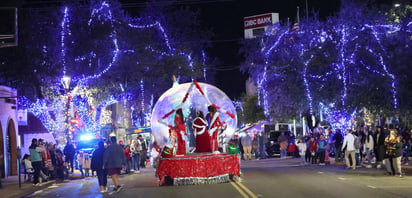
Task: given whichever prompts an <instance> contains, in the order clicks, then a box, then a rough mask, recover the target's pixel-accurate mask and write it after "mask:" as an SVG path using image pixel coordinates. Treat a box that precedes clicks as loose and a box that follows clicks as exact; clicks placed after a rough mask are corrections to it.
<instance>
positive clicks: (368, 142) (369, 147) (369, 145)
mask: <svg viewBox="0 0 412 198" xmlns="http://www.w3.org/2000/svg"><path fill="white" fill-rule="evenodd" d="M373 146H374V145H373V137H372V135H371V134H370V133H369V131H367V130H366V131H365V145H364V147H365V152H366V160H368V165H367V166H366V168H372V163H371V160H372V151H373Z"/></svg>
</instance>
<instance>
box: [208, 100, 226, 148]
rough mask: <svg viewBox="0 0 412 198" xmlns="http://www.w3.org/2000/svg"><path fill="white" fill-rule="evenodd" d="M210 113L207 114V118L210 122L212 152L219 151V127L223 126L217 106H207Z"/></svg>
mask: <svg viewBox="0 0 412 198" xmlns="http://www.w3.org/2000/svg"><path fill="white" fill-rule="evenodd" d="M207 109H208V111H209V113H208V114H207V115H206V120H207V123H208V126H209V128H208V132H209V136H210V148H211V149H212V152H219V144H218V143H219V142H218V133H219V129H220V127H221V126H222V123H221V122H220V119H219V112H217V109H216V107H214V106H212V105H211V106H209V107H207Z"/></svg>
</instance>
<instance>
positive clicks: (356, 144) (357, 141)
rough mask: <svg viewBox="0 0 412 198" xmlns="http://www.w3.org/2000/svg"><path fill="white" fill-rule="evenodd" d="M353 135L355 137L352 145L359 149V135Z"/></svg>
mask: <svg viewBox="0 0 412 198" xmlns="http://www.w3.org/2000/svg"><path fill="white" fill-rule="evenodd" d="M353 137H354V138H355V141H353V146H354V147H355V149H360V147H361V144H360V141H359V137H358V136H356V135H354V136H353Z"/></svg>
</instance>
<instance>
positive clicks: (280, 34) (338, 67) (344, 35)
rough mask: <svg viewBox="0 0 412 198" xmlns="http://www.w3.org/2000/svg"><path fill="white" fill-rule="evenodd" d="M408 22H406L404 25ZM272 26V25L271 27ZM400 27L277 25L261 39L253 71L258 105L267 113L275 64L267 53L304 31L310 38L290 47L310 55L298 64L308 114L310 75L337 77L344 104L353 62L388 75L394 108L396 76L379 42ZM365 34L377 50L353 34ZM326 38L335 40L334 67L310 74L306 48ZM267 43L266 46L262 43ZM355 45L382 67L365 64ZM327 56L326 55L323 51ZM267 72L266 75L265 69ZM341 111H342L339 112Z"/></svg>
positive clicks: (321, 42)
mask: <svg viewBox="0 0 412 198" xmlns="http://www.w3.org/2000/svg"><path fill="white" fill-rule="evenodd" d="M410 24H411V23H408V26H409V25H410ZM274 28H276V27H274ZM400 30H401V28H400V27H399V26H398V25H396V24H395V25H382V24H378V25H370V24H364V25H362V26H361V27H360V28H352V27H351V28H347V26H346V25H341V24H337V25H334V27H333V28H328V29H325V30H323V29H315V30H308V31H305V30H304V29H303V28H302V29H301V30H300V31H299V32H294V31H289V30H285V29H284V30H282V29H281V28H277V33H276V36H273V34H270V33H268V34H267V36H268V38H267V39H266V41H265V44H264V46H263V47H262V49H261V53H262V55H263V57H264V61H263V62H264V65H263V67H259V68H256V70H257V72H255V73H256V76H255V79H256V80H257V85H258V102H259V105H262V102H263V105H262V106H263V108H264V110H265V115H266V116H268V115H269V109H270V107H269V104H268V102H267V100H268V98H267V97H268V95H267V90H266V89H267V87H270V85H268V83H269V81H268V79H267V78H268V77H271V78H273V77H276V75H277V74H276V72H273V70H275V69H276V68H275V66H273V62H272V58H271V56H272V55H273V54H275V53H280V52H279V51H278V48H282V47H283V46H281V45H282V44H283V45H284V43H287V42H286V40H288V39H289V40H292V41H293V40H294V39H295V38H297V39H299V35H304V37H310V36H312V39H310V41H309V42H308V43H307V44H305V43H299V40H298V42H294V41H293V42H292V44H291V47H295V48H299V49H300V51H302V52H303V53H301V54H300V55H299V57H302V58H304V57H310V58H308V60H304V59H303V63H302V65H303V67H302V78H303V83H304V87H305V95H306V97H307V100H308V106H309V109H310V114H313V106H312V103H313V99H312V93H311V90H310V85H311V82H310V79H314V80H316V81H317V82H322V81H326V79H327V78H329V77H337V79H338V80H339V81H341V82H342V92H341V93H342V94H341V95H340V96H339V97H340V103H341V105H342V106H345V104H346V98H347V95H348V86H349V79H348V77H349V76H348V75H349V74H348V67H352V66H354V65H355V64H358V65H360V66H363V67H364V68H365V69H367V70H368V71H370V72H372V73H377V74H380V75H382V76H384V77H386V78H388V77H389V78H390V80H391V85H390V89H391V92H392V103H393V107H394V108H397V107H398V99H397V91H396V85H397V82H396V77H395V75H394V74H392V73H390V72H389V69H388V67H387V65H386V64H385V62H384V59H385V58H384V55H385V54H387V53H386V51H385V49H384V47H383V45H382V43H381V42H382V41H381V38H380V36H388V35H391V34H394V33H396V32H398V31H400ZM361 33H362V34H365V33H366V34H368V35H371V39H372V41H374V42H376V43H377V44H378V46H379V48H380V50H381V51H382V53H381V52H377V51H376V50H372V49H371V48H370V47H369V46H365V45H363V44H361V43H359V41H358V39H359V37H358V35H357V34H361ZM271 38H275V40H274V41H273V42H272V43H273V44H269V45H268V43H271ZM327 41H329V42H332V43H335V45H336V50H337V54H338V59H337V60H336V62H332V63H331V66H332V68H334V69H333V70H331V71H327V72H325V73H323V74H321V75H313V74H310V73H309V72H310V71H309V70H308V67H309V66H310V63H311V59H313V58H314V55H313V53H314V52H313V50H309V49H316V48H319V49H322V47H323V45H324V43H326V42H327ZM266 46H268V47H266ZM350 46H355V47H354V48H355V49H354V50H353V51H352V52H351V53H349V52H350V51H351V47H350ZM359 49H367V50H368V51H369V52H370V54H371V55H374V56H375V57H376V60H378V62H379V65H378V67H380V68H382V70H383V71H379V70H378V69H374V68H371V66H369V65H367V64H365V62H364V60H363V58H362V57H361V56H359V55H358V54H357V52H358V51H359ZM325 56H327V55H325ZM269 72H270V73H271V75H270V76H269V75H268V73H269ZM341 113H342V112H341Z"/></svg>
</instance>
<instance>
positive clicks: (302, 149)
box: [297, 138, 306, 165]
mask: <svg viewBox="0 0 412 198" xmlns="http://www.w3.org/2000/svg"><path fill="white" fill-rule="evenodd" d="M297 147H298V149H299V155H300V159H301V162H300V165H306V159H305V154H306V142H305V139H304V138H301V139H300V140H299V143H298V144H297Z"/></svg>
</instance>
